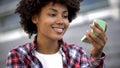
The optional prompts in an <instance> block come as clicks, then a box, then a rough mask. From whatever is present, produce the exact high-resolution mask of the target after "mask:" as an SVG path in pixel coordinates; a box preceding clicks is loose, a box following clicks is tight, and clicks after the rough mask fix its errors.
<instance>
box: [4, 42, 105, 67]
mask: <svg viewBox="0 0 120 68" xmlns="http://www.w3.org/2000/svg"><path fill="white" fill-rule="evenodd" d="M59 43H60V45H61V47H60V52H61V55H62V59H63V68H103V67H104V66H103V63H104V58H105V57H104V56H103V57H101V58H99V59H95V58H92V57H91V58H88V57H87V55H86V52H85V51H84V50H83V49H82V48H81V47H79V46H76V45H74V44H68V43H66V42H62V43H61V42H59ZM36 47H37V45H36V44H35V41H34V42H33V43H27V44H25V45H23V46H18V47H17V48H15V49H13V50H11V51H10V52H9V54H8V58H7V61H6V68H43V66H42V64H41V62H40V61H39V59H38V58H37V57H35V54H34V51H35V50H36ZM56 62H57V61H56Z"/></svg>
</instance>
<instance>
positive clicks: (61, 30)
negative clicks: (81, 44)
mask: <svg viewBox="0 0 120 68" xmlns="http://www.w3.org/2000/svg"><path fill="white" fill-rule="evenodd" d="M53 29H54V31H55V32H57V33H63V32H64V29H63V28H59V27H54V28H53Z"/></svg>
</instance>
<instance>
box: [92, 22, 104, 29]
mask: <svg viewBox="0 0 120 68" xmlns="http://www.w3.org/2000/svg"><path fill="white" fill-rule="evenodd" d="M93 25H94V26H96V27H97V28H98V29H99V30H101V31H104V30H103V29H102V28H101V27H100V25H99V24H98V23H96V22H94V24H93Z"/></svg>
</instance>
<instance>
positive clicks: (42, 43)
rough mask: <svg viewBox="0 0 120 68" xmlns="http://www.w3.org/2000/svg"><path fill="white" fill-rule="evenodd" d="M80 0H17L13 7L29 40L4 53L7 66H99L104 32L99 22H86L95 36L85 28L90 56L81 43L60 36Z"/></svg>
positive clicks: (77, 9)
mask: <svg viewBox="0 0 120 68" xmlns="http://www.w3.org/2000/svg"><path fill="white" fill-rule="evenodd" d="M81 1H82V0H21V1H20V3H19V4H18V7H17V9H16V13H19V14H20V18H21V21H20V23H21V25H22V27H23V28H24V30H25V32H27V33H28V34H29V37H31V36H32V35H33V34H36V36H35V39H34V41H33V42H32V43H26V44H24V45H23V46H19V47H17V48H14V49H12V50H11V51H10V52H9V54H8V59H7V63H6V67H7V68H102V67H103V64H104V58H105V55H104V53H103V52H102V50H103V48H104V46H105V43H106V41H107V36H106V34H105V32H104V31H103V30H102V29H101V28H100V26H99V25H98V24H97V23H95V25H90V26H91V28H92V29H93V30H94V31H96V32H97V34H98V35H97V36H96V35H94V34H92V33H91V32H90V31H87V33H86V37H87V39H88V40H89V41H90V43H91V45H92V48H91V57H90V58H88V57H87V55H86V53H85V51H84V50H83V49H82V47H79V46H76V45H74V44H69V43H67V42H64V41H63V40H62V38H63V35H64V33H65V32H66V30H67V28H68V27H69V24H70V22H71V21H72V20H73V19H74V18H75V17H76V13H77V11H79V7H80V2H81Z"/></svg>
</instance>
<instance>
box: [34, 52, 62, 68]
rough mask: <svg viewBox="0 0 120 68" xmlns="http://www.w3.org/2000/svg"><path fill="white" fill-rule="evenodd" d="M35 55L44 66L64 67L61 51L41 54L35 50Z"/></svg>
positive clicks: (44, 67) (52, 67) (48, 67)
mask: <svg viewBox="0 0 120 68" xmlns="http://www.w3.org/2000/svg"><path fill="white" fill-rule="evenodd" d="M35 56H36V57H37V58H38V59H39V60H40V62H41V63H42V65H43V68H63V62H62V55H61V53H60V52H59V51H58V52H57V53H55V54H41V53H39V52H37V51H35Z"/></svg>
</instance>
